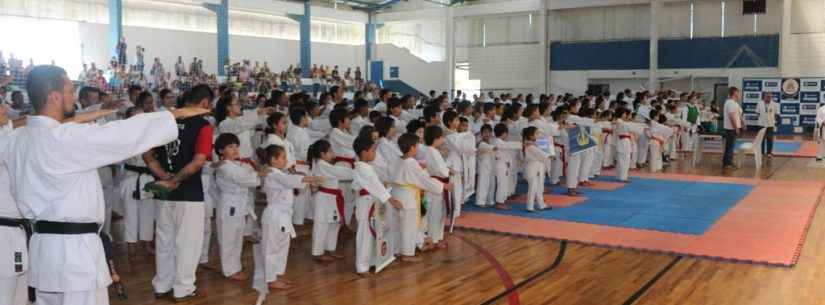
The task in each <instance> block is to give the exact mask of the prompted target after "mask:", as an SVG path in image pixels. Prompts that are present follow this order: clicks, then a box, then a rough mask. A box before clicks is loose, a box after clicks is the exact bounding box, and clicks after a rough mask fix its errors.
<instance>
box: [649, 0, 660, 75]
mask: <svg viewBox="0 0 825 305" xmlns="http://www.w3.org/2000/svg"><path fill="white" fill-rule="evenodd" d="M659 5H660V4H659V0H650V68H649V69H648V71H649V73H648V82H647V83H648V89H649V90H650V91H656V90H657V89H658V87H659V78H658V76H657V75H656V74H657V72H658V70H659V29H658V26H657V24H656V17H657V16H656V15H657V14H658V13H659V12H658V11H659Z"/></svg>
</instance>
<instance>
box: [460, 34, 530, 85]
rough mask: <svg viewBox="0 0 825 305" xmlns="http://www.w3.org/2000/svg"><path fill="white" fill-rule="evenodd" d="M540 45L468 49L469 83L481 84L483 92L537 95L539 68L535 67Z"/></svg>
mask: <svg viewBox="0 0 825 305" xmlns="http://www.w3.org/2000/svg"><path fill="white" fill-rule="evenodd" d="M538 54H539V45H538V44H518V45H500V46H488V47H471V48H468V53H467V58H468V63H469V67H470V79H478V80H481V90H482V91H485V92H486V91H489V90H502V89H516V91H521V92H524V93H537V92H538V87H540V86H541V84H539V83H538V78H537V77H536V76H537V75H538V72H539V69H540V67H538V66H537V65H536V58H537V57H538Z"/></svg>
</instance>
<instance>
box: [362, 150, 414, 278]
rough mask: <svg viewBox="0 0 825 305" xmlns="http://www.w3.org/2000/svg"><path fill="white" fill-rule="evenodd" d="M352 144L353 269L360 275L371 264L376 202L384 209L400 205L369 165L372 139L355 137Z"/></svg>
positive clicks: (372, 156) (376, 211) (372, 154)
mask: <svg viewBox="0 0 825 305" xmlns="http://www.w3.org/2000/svg"><path fill="white" fill-rule="evenodd" d="M352 145H353V150H355V153H356V154H357V155H358V160H359V161H358V162H356V163H355V173H354V175H353V179H352V187H353V190H356V191H358V200H356V205H355V219H356V220H358V231H357V232H356V234H355V272H356V273H358V274H359V275H362V276H364V275H367V274H368V273H367V271H369V269H370V266H372V265H373V259H374V255H373V254H374V253H375V247H374V246H375V232H374V231H373V230H374V229H373V227H372V218H373V215H374V214H375V213H378V211H380V209H381V206H379V205H384V208H387V209H400V208H402V207H403V206H402V204H401V202H400V201H398V200H396V199H395V198H392V197H390V193H389V191H387V189H386V188H385V187H384V184H383V183H382V182H381V179H379V178H378V175H377V174H376V173H375V170H374V169H373V167H372V165H370V164H369V162H372V161H373V160H375V157H376V149H377V145H376V144H375V141H373V140H372V139H370V138H366V137H359V138H357V139H355V142H353V144H352ZM376 203H377V204H379V205H377V204H376ZM387 205H390V206H387Z"/></svg>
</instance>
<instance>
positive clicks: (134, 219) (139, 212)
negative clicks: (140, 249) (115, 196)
mask: <svg viewBox="0 0 825 305" xmlns="http://www.w3.org/2000/svg"><path fill="white" fill-rule="evenodd" d="M123 205H124V208H125V211H124V212H125V214H126V215H124V222H123V239H124V240H125V241H126V242H127V243H136V242H137V241H138V240H141V241H151V240H152V238H153V237H154V235H155V206H156V205H157V204H156V203H155V200H152V199H145V200H135V199H134V198H132V196H131V194H129V195H128V196H124V197H123Z"/></svg>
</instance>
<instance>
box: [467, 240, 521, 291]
mask: <svg viewBox="0 0 825 305" xmlns="http://www.w3.org/2000/svg"><path fill="white" fill-rule="evenodd" d="M456 237H458V239H460V240H461V241H463V242H465V243H467V244H468V245H470V246H471V247H473V248H475V249H476V251H478V253H479V254H481V256H483V257H484V258H485V259H487V262H488V263H489V264H490V266H491V267H493V269H494V270H495V271H496V273H498V277H499V278H500V279H501V283H502V284H504V289H505V291H507V290H512V291H511V292H510V293H509V294H507V303H509V304H510V305H520V304H521V300H520V299H519V296H518V292H517V291H516V290H515V289H513V287H515V285H514V284H513V279H512V278H511V277H510V273H508V272H507V270H506V269H504V266H502V265H501V263H499V261H498V260H497V259H496V257H495V256H493V254H491V253H490V252H488V251H487V250H486V249H484V248H482V247H481V246H480V245H479V244H476V243H474V242H472V241H470V240H469V239H466V238H464V236H461V235H456Z"/></svg>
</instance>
